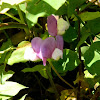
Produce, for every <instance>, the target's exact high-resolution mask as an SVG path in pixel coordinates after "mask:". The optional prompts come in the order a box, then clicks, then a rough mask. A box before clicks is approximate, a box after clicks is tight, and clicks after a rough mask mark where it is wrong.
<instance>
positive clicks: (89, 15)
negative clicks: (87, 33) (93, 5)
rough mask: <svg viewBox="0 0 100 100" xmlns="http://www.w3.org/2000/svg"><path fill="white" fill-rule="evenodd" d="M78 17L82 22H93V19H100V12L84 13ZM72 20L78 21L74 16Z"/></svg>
mask: <svg viewBox="0 0 100 100" xmlns="http://www.w3.org/2000/svg"><path fill="white" fill-rule="evenodd" d="M78 16H79V17H80V18H81V20H82V21H88V20H93V19H96V18H98V17H100V12H99V11H97V12H83V13H81V14H79V15H78ZM72 18H74V19H73V21H77V20H78V19H77V17H75V16H74V15H73V17H72Z"/></svg>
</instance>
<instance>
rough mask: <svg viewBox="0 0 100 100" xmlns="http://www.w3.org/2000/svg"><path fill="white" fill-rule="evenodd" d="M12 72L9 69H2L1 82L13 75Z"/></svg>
mask: <svg viewBox="0 0 100 100" xmlns="http://www.w3.org/2000/svg"><path fill="white" fill-rule="evenodd" d="M13 74H14V72H13V71H11V70H9V71H8V72H5V71H3V76H2V82H3V83H5V81H6V80H8V79H9V78H11V77H12V76H13Z"/></svg>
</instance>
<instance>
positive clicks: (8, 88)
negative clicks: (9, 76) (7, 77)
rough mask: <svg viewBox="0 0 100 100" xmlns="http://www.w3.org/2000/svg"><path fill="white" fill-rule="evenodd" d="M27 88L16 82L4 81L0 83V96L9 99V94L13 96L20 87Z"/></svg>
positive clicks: (5, 99)
mask: <svg viewBox="0 0 100 100" xmlns="http://www.w3.org/2000/svg"><path fill="white" fill-rule="evenodd" d="M25 88H28V87H26V86H23V85H21V84H19V83H17V82H11V81H6V82H5V84H3V85H0V98H2V99H3V100H7V99H9V98H10V97H11V96H15V95H16V94H17V93H18V92H19V91H20V90H21V89H25Z"/></svg>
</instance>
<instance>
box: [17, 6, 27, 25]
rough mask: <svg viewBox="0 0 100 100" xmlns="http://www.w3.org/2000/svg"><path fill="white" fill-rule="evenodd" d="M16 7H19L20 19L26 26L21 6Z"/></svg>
mask: <svg viewBox="0 0 100 100" xmlns="http://www.w3.org/2000/svg"><path fill="white" fill-rule="evenodd" d="M16 7H17V10H18V14H19V17H20V19H21V23H22V24H25V21H24V18H23V14H22V12H21V10H20V8H19V5H17V6H16Z"/></svg>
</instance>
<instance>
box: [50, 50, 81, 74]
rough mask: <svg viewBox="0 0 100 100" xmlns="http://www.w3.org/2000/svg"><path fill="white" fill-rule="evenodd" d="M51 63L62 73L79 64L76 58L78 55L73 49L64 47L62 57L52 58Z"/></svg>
mask: <svg viewBox="0 0 100 100" xmlns="http://www.w3.org/2000/svg"><path fill="white" fill-rule="evenodd" d="M52 63H53V65H54V67H55V68H56V70H57V71H58V72H59V73H64V72H67V71H72V70H74V69H75V68H76V67H77V66H78V65H79V64H80V60H79V59H78V56H77V54H76V53H75V52H74V51H72V50H69V49H64V50H63V59H60V60H58V61H54V60H53V61H52Z"/></svg>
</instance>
